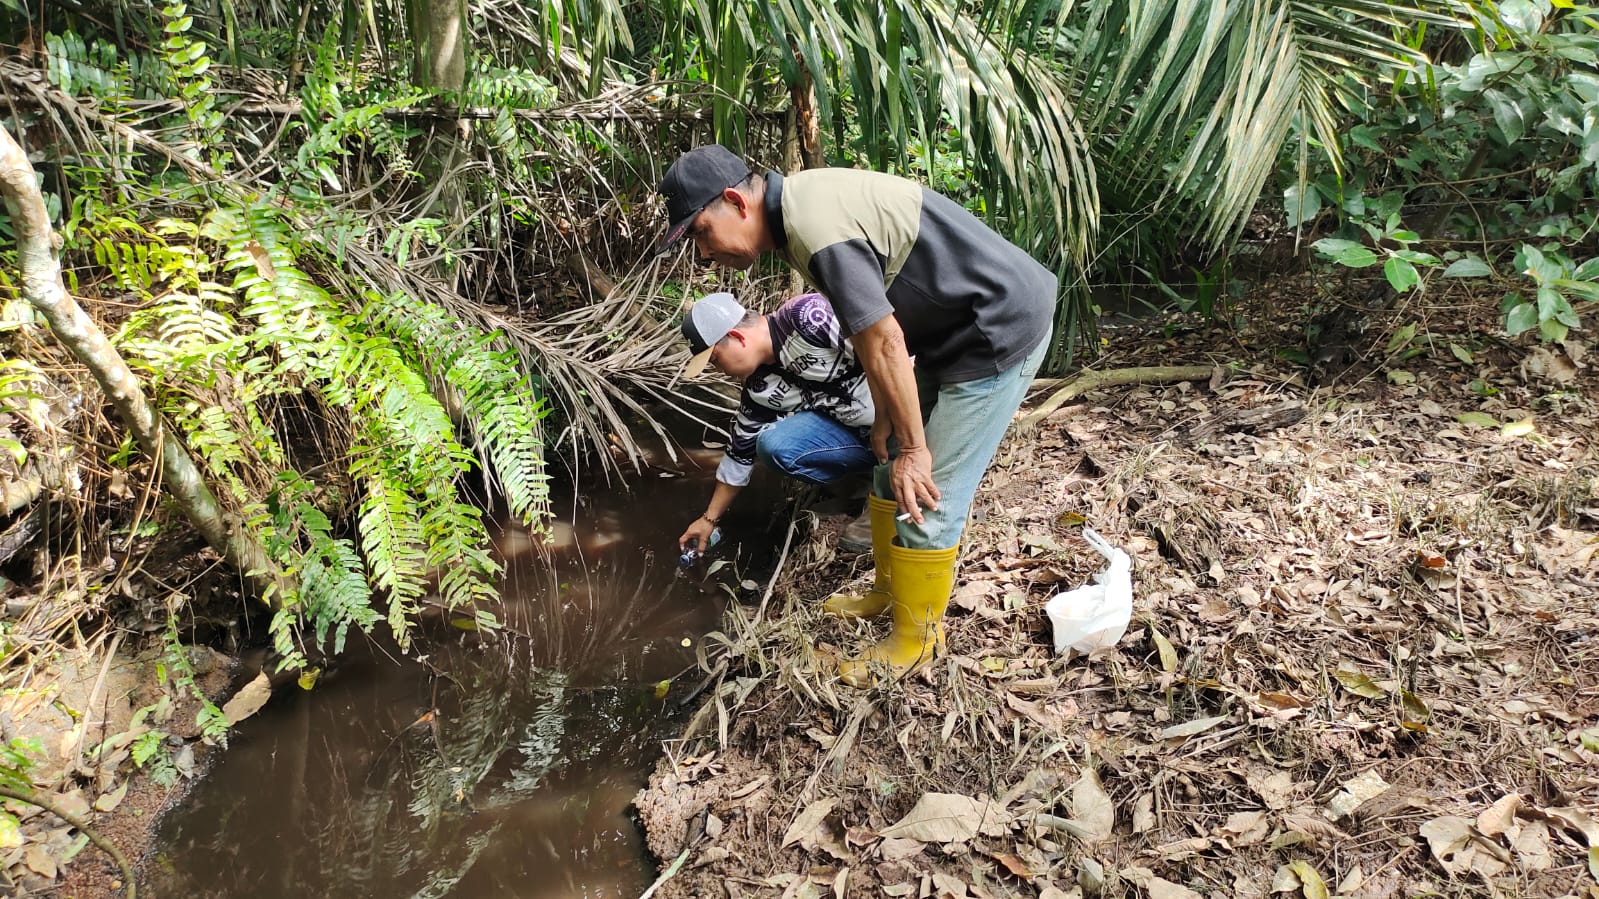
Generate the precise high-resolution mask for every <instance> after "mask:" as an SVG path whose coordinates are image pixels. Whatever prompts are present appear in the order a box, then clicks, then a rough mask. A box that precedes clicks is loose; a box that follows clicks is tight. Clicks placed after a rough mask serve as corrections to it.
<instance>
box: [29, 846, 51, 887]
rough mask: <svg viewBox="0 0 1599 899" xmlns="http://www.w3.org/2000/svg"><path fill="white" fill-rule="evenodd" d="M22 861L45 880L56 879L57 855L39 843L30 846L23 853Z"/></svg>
mask: <svg viewBox="0 0 1599 899" xmlns="http://www.w3.org/2000/svg"><path fill="white" fill-rule="evenodd" d="M22 863H23V864H25V865H27V866H28V870H30V871H32V872H33V873H35V874H37V875H39V876H40V877H43V878H44V879H45V880H55V879H56V857H55V856H53V855H51V854H50V850H48V849H46V848H44V847H43V846H41V845H39V844H38V843H34V844H33V845H31V846H29V847H28V848H27V851H25V852H24V853H23V854H22Z"/></svg>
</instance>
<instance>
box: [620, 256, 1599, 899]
mask: <svg viewBox="0 0 1599 899" xmlns="http://www.w3.org/2000/svg"><path fill="white" fill-rule="evenodd" d="M1313 290H1314V288H1313V287H1312V286H1311V285H1310V284H1309V283H1308V280H1300V281H1293V280H1288V281H1285V282H1284V283H1282V284H1278V285H1275V286H1273V287H1271V288H1268V289H1266V290H1264V291H1263V292H1262V294H1261V295H1259V296H1257V297H1255V300H1256V306H1257V307H1259V308H1260V309H1268V308H1269V309H1273V310H1276V312H1275V313H1268V312H1265V311H1258V312H1256V313H1254V314H1252V315H1251V316H1249V319H1248V322H1249V323H1248V324H1247V325H1246V326H1244V327H1243V329H1242V330H1239V331H1233V330H1230V328H1228V327H1224V326H1223V325H1220V324H1207V323H1205V322H1202V321H1198V320H1195V319H1192V318H1184V317H1174V318H1172V319H1170V320H1169V321H1154V322H1146V323H1144V324H1143V325H1140V326H1134V330H1130V331H1123V332H1121V333H1120V334H1118V335H1117V337H1116V339H1114V340H1113V341H1112V344H1111V345H1112V347H1113V352H1112V353H1111V354H1110V355H1109V356H1108V357H1107V358H1105V359H1102V360H1099V361H1097V362H1096V363H1095V367H1096V368H1111V367H1121V366H1133V365H1146V364H1157V363H1158V364H1165V365H1171V364H1193V363H1195V362H1211V361H1214V359H1213V356H1212V353H1213V350H1212V349H1211V348H1213V347H1220V346H1226V347H1230V348H1234V351H1236V352H1239V353H1240V354H1242V355H1241V357H1240V358H1237V359H1235V360H1231V361H1233V362H1235V363H1236V365H1235V367H1234V369H1233V373H1232V375H1231V376H1230V377H1229V378H1226V379H1216V380H1215V382H1214V383H1213V384H1212V385H1211V386H1208V387H1207V386H1206V385H1203V384H1178V385H1146V386H1132V387H1121V388H1114V389H1106V390H1102V391H1097V392H1091V393H1088V394H1086V395H1084V396H1083V397H1080V398H1079V399H1078V400H1077V401H1076V402H1075V403H1074V404H1071V405H1068V406H1066V407H1064V408H1062V409H1059V410H1057V411H1056V412H1054V413H1053V414H1051V415H1050V416H1049V417H1048V418H1046V419H1045V420H1044V421H1043V422H1042V423H1041V424H1040V425H1039V426H1038V427H1037V428H1036V429H1035V430H1034V431H1033V432H1031V433H1030V434H1027V435H1013V436H1012V437H1011V438H1008V440H1007V442H1006V444H1005V445H1004V446H1003V447H1002V448H1001V450H1000V452H999V455H998V456H997V457H996V460H995V464H994V466H993V468H992V469H991V471H990V473H989V476H988V477H987V478H986V479H985V482H984V485H983V488H982V491H981V492H980V493H979V496H978V499H977V501H976V503H975V504H974V507H973V520H972V523H971V524H970V525H969V527H968V531H967V535H966V537H965V542H964V548H963V556H962V564H961V568H960V572H959V579H958V581H957V586H956V588H955V601H954V602H953V603H952V604H951V609H950V612H949V615H948V617H947V618H946V620H945V626H946V629H947V636H948V645H949V654H948V655H947V656H946V657H944V658H943V659H941V660H940V661H939V662H938V663H937V664H935V665H933V666H931V668H929V670H927V671H925V672H923V673H921V674H919V675H917V676H915V677H912V678H910V679H907V680H906V681H904V682H901V683H897V684H890V685H886V686H882V687H879V688H875V689H873V690H870V691H866V692H865V693H862V692H859V691H853V690H849V689H846V688H844V687H842V686H841V685H839V684H837V682H836V681H834V680H833V678H832V662H831V657H832V656H834V655H837V654H847V653H849V652H852V651H854V650H855V649H856V648H858V647H859V646H861V645H863V644H865V643H866V642H868V641H870V640H873V639H876V638H877V636H878V635H879V633H880V628H879V627H878V626H877V625H876V624H874V623H860V622H839V621H836V620H831V619H825V618H823V617H822V616H821V614H820V612H819V609H818V608H817V604H818V601H819V599H820V598H821V597H823V596H826V595H827V594H828V593H830V592H832V591H833V590H835V589H838V588H839V586H840V585H841V584H843V583H848V582H851V581H856V582H865V580H866V579H867V578H868V577H869V576H870V562H869V560H866V559H862V560H858V561H855V562H853V563H851V562H850V561H849V560H847V559H844V558H842V557H838V556H836V555H835V551H834V548H833V547H834V544H833V539H834V537H833V534H835V533H836V530H837V525H836V523H834V524H832V525H829V524H825V523H824V525H823V526H821V527H819V528H818V532H817V533H816V534H815V535H813V537H812V539H811V540H809V541H808V542H807V543H805V544H804V545H800V546H797V547H796V550H795V552H794V553H793V554H792V555H791V557H790V560H789V562H790V568H789V571H788V572H787V573H786V574H785V575H784V577H783V579H782V580H781V581H780V583H779V585H778V588H777V591H776V592H775V594H774V596H773V602H772V606H771V608H770V609H769V610H768V613H767V614H766V615H765V616H764V618H757V617H755V616H754V615H753V614H752V612H751V611H750V610H748V609H730V618H731V619H732V621H731V622H730V625H729V627H728V629H727V634H728V635H729V637H730V639H731V640H732V642H733V643H734V645H735V646H736V647H737V648H736V650H735V651H733V652H731V653H730V655H732V656H734V661H733V665H732V667H731V668H730V670H729V673H728V674H727V675H726V677H725V678H724V680H725V681H726V682H727V683H732V682H733V678H734V677H742V678H746V679H753V681H754V683H753V684H751V683H750V681H749V680H746V681H744V682H743V683H744V686H743V687H741V689H739V690H737V691H720V692H719V691H716V690H713V691H708V695H709V696H710V698H708V699H707V700H705V701H706V702H707V703H708V704H714V703H716V702H718V701H719V700H718V698H717V697H718V696H727V697H730V698H729V699H722V700H720V701H721V702H722V705H721V706H717V707H715V708H714V709H713V710H712V711H711V712H709V713H708V714H705V715H697V716H696V718H697V719H702V720H704V721H715V720H718V719H719V718H722V717H725V720H726V722H727V723H726V726H725V734H726V736H725V739H719V737H718V731H719V730H720V728H714V727H703V726H702V727H700V728H699V729H698V732H695V731H694V730H693V729H692V728H691V730H690V731H689V732H687V733H686V734H685V735H684V737H683V739H681V740H679V741H673V742H670V743H669V744H668V755H667V757H666V758H665V759H664V760H663V761H662V762H661V764H660V765H659V766H658V768H657V770H656V772H655V774H654V776H653V777H652V778H651V782H650V786H649V787H648V788H646V789H645V790H644V791H643V792H642V793H641V794H640V797H639V802H638V805H639V811H640V815H641V819H642V820H643V823H644V825H645V829H646V834H647V837H648V841H649V845H650V848H651V850H652V851H653V852H654V853H655V855H656V856H657V857H658V858H662V859H666V860H670V859H672V858H673V857H675V855H676V854H677V853H678V852H681V851H682V849H683V848H684V846H685V845H687V842H686V841H689V840H691V839H695V838H696V837H694V828H693V827H691V826H689V824H691V823H692V821H693V820H695V819H696V818H703V817H704V816H706V815H715V816H716V817H717V818H718V819H719V820H721V821H725V822H727V824H726V827H725V828H723V830H722V832H721V834H720V836H719V837H718V838H717V839H716V840H714V841H708V840H706V838H705V837H704V836H703V835H701V836H699V837H697V839H699V840H701V843H700V844H699V847H700V848H698V849H697V850H696V853H697V854H698V855H700V856H703V857H709V858H711V859H713V860H712V861H710V862H708V863H705V864H702V865H699V866H698V867H694V866H691V867H689V868H687V869H685V870H684V871H683V872H682V873H680V874H679V875H678V876H677V877H676V878H674V879H673V880H671V881H669V882H667V883H666V884H664V885H663V886H662V889H661V891H660V893H659V895H663V896H712V897H719V896H729V897H740V896H766V895H769V896H774V897H775V896H783V895H801V894H803V895H823V894H832V895H847V896H882V895H888V896H914V897H919V899H920V897H932V896H974V897H1010V896H1020V897H1040V899H1044V897H1048V899H1062V897H1086V896H1109V897H1118V896H1127V897H1133V896H1138V897H1157V899H1159V897H1195V896H1202V897H1232V896H1239V897H1250V896H1254V897H1270V896H1274V895H1293V896H1304V897H1307V899H1314V897H1321V896H1342V897H1349V899H1386V897H1402V896H1412V895H1421V894H1439V895H1450V896H1484V897H1488V896H1493V897H1518V896H1527V897H1531V896H1574V897H1599V885H1596V881H1595V877H1596V876H1599V821H1596V817H1595V814H1596V813H1595V812H1593V811H1592V810H1594V809H1599V564H1596V561H1595V556H1596V552H1599V495H1596V480H1599V457H1596V454H1595V450H1594V445H1593V441H1594V435H1596V434H1599V374H1596V370H1595V366H1594V365H1593V364H1592V361H1591V360H1587V359H1584V358H1583V356H1582V354H1581V353H1580V352H1579V353H1577V354H1575V355H1572V354H1570V353H1567V354H1558V353H1557V354H1551V353H1550V351H1549V350H1546V349H1544V348H1541V347H1537V346H1533V345H1527V344H1521V343H1516V344H1503V343H1497V344H1496V343H1492V342H1485V341H1482V340H1480V339H1479V338H1477V337H1475V336H1474V333H1473V329H1475V330H1476V331H1477V332H1481V331H1486V330H1491V329H1492V327H1493V323H1492V308H1493V306H1492V303H1489V302H1485V301H1484V300H1482V299H1481V298H1476V299H1472V298H1470V297H1463V298H1462V297H1457V298H1455V299H1456V300H1457V301H1458V302H1457V305H1455V306H1449V305H1448V304H1447V302H1446V301H1445V300H1444V299H1443V298H1441V297H1436V296H1431V295H1429V298H1428V299H1429V303H1430V304H1431V307H1430V310H1429V312H1428V319H1427V320H1428V321H1429V322H1431V324H1430V325H1429V327H1430V329H1431V336H1432V337H1433V338H1434V340H1433V344H1435V345H1436V347H1437V349H1435V350H1434V351H1433V352H1432V353H1430V354H1429V355H1425V356H1418V357H1416V358H1414V359H1411V360H1409V361H1408V362H1407V372H1408V373H1409V374H1410V375H1413V376H1414V377H1413V380H1412V379H1407V380H1406V381H1405V382H1404V383H1399V384H1396V383H1393V382H1391V381H1389V380H1388V379H1387V378H1385V377H1384V375H1383V373H1382V371H1381V370H1380V367H1379V366H1378V364H1377V363H1380V361H1381V358H1382V353H1381V342H1382V338H1381V336H1379V335H1381V334H1382V333H1385V328H1384V327H1375V328H1371V329H1369V330H1368V333H1371V334H1373V335H1374V336H1373V337H1372V343H1373V346H1372V347H1370V348H1368V349H1370V350H1371V352H1369V353H1367V358H1368V359H1369V360H1372V361H1371V362H1369V363H1360V362H1357V363H1356V364H1355V366H1354V367H1353V368H1351V369H1349V370H1347V371H1345V372H1343V373H1342V374H1341V375H1339V376H1338V377H1337V378H1336V379H1335V380H1334V381H1333V382H1332V383H1330V384H1327V383H1323V386H1320V387H1318V388H1315V389H1312V388H1310V387H1307V386H1306V384H1305V383H1304V379H1303V374H1302V372H1301V370H1299V369H1297V368H1296V367H1294V366H1293V365H1292V364H1290V363H1286V362H1282V361H1280V360H1279V358H1278V356H1277V353H1276V348H1277V347H1281V346H1284V345H1289V346H1291V345H1293V342H1294V341H1296V340H1299V339H1301V338H1300V336H1299V335H1302V333H1303V321H1302V320H1301V319H1300V318H1296V317H1295V316H1296V315H1298V314H1299V313H1297V312H1295V310H1299V309H1302V308H1303V307H1304V305H1305V303H1306V301H1305V300H1304V297H1306V296H1310V295H1312V291H1313ZM1367 314H1369V315H1372V316H1377V315H1383V314H1387V315H1393V316H1403V315H1406V314H1409V315H1411V316H1412V318H1413V317H1414V315H1415V312H1414V310H1410V311H1408V312H1407V311H1406V310H1405V309H1404V308H1403V304H1401V307H1400V308H1396V309H1394V310H1391V311H1388V312H1382V311H1380V310H1367ZM1402 323H1403V322H1402V321H1399V320H1398V319H1395V324H1402ZM1391 329H1392V328H1391V327H1389V328H1387V329H1386V330H1391ZM1451 342H1453V343H1455V344H1458V345H1460V346H1463V347H1469V348H1470V351H1469V352H1468V353H1465V354H1461V353H1456V352H1451V351H1450V350H1449V349H1448V347H1449V346H1450V345H1451ZM1555 355H1559V359H1560V360H1564V361H1558V362H1555V363H1551V361H1550V360H1551V358H1554V356H1555ZM1363 366H1364V367H1363ZM1473 385H1476V387H1475V388H1474V387H1473ZM1483 385H1486V386H1488V387H1491V388H1492V390H1483V389H1482V388H1483ZM1289 408H1291V409H1293V410H1295V414H1294V415H1291V416H1286V417H1283V416H1276V415H1272V416H1262V415H1254V416H1251V413H1252V412H1259V411H1261V410H1268V411H1269V410H1280V409H1289ZM1261 421H1266V422H1269V423H1280V424H1276V426H1275V427H1270V426H1267V425H1260V424H1258V423H1259V422H1261ZM1507 425H1510V426H1511V427H1506V426H1507ZM1083 523H1087V524H1089V525H1091V526H1092V527H1093V528H1094V529H1095V530H1096V531H1098V532H1099V533H1101V534H1104V535H1105V536H1106V537H1107V539H1110V540H1111V541H1112V542H1113V543H1116V544H1118V545H1120V546H1122V547H1123V548H1124V549H1126V550H1127V552H1128V553H1129V555H1130V556H1131V557H1132V558H1133V577H1134V593H1135V600H1134V603H1135V611H1134V619H1133V623H1132V625H1131V627H1130V629H1129V632H1128V633H1127V635H1126V636H1125V637H1124V638H1123V639H1122V641H1121V642H1120V644H1119V645H1118V646H1116V647H1115V648H1113V649H1110V650H1104V651H1101V652H1099V653H1096V654H1094V655H1093V656H1090V657H1088V658H1086V659H1085V658H1077V659H1074V660H1070V661H1067V660H1065V659H1062V658H1059V657H1056V656H1055V655H1054V654H1053V652H1052V647H1051V635H1050V633H1049V629H1048V623H1047V621H1046V620H1045V617H1044V614H1043V605H1044V603H1045V602H1046V601H1047V600H1048V599H1049V598H1050V596H1052V595H1053V594H1054V593H1055V592H1057V591H1060V590H1066V589H1071V588H1072V587H1074V586H1077V585H1080V584H1083V583H1087V582H1088V578H1089V577H1090V576H1091V575H1092V574H1093V572H1094V571H1096V570H1097V569H1098V568H1099V567H1100V566H1101V562H1102V560H1101V559H1100V558H1099V557H1098V556H1097V554H1095V553H1093V552H1092V551H1091V550H1090V549H1089V548H1088V547H1087V545H1086V544H1085V543H1083V541H1082V540H1081V537H1080V536H1079V531H1078V528H1079V527H1080V526H1081V525H1082V524H1083ZM830 528H831V530H830ZM852 564H853V567H851V565H852ZM707 670H710V669H707ZM755 782H760V783H761V784H762V786H761V788H760V789H757V790H753V791H749V790H747V788H746V785H748V784H751V783H755ZM818 808H825V809H826V811H825V813H824V814H822V815H820V816H818V814H817V813H816V811H815V810H816V809H818ZM813 819H815V820H813ZM802 824H803V825H804V826H803V827H800V825H802ZM796 830H805V831H808V833H807V834H806V835H799V834H796V833H795V831H796ZM712 849H717V850H720V851H718V852H714V853H713V852H711V851H710V850H712ZM774 878H776V879H774Z"/></svg>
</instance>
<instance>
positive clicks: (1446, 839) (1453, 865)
mask: <svg viewBox="0 0 1599 899" xmlns="http://www.w3.org/2000/svg"><path fill="white" fill-rule="evenodd" d="M1421 835H1422V836H1423V837H1425V838H1426V840H1427V847H1428V848H1429V849H1431V850H1432V857H1433V858H1434V859H1436V860H1437V861H1438V864H1439V865H1441V866H1443V869H1444V870H1445V871H1448V872H1449V873H1450V874H1459V873H1461V872H1462V871H1466V870H1469V869H1470V868H1471V855H1472V852H1471V849H1470V845H1471V822H1470V821H1467V820H1466V819H1465V818H1462V817H1460V816H1458V815H1444V816H1442V817H1439V818H1434V819H1432V820H1431V821H1428V822H1427V823H1425V824H1423V825H1421Z"/></svg>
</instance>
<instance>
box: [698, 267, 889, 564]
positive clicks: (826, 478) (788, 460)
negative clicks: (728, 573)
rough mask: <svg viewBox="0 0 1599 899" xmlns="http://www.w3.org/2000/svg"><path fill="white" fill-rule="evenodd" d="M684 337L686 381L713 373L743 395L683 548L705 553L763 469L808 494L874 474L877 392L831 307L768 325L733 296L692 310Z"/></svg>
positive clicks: (805, 302)
mask: <svg viewBox="0 0 1599 899" xmlns="http://www.w3.org/2000/svg"><path fill="white" fill-rule="evenodd" d="M683 336H684V338H686V339H687V340H688V344H689V349H690V351H691V352H693V353H694V356H693V358H691V359H690V360H689V362H688V364H687V365H686V366H684V368H683V375H682V376H683V377H685V378H690V379H692V378H695V377H698V376H699V374H700V373H701V372H703V371H704V370H705V367H706V366H707V365H709V366H711V367H713V368H715V369H716V370H717V371H720V372H722V373H723V374H725V375H729V376H731V377H733V378H736V379H738V380H740V381H742V382H743V390H742V391H741V392H740V394H739V404H738V415H737V417H736V418H735V419H734V421H733V428H732V433H731V439H730V440H729V442H728V446H727V452H726V453H725V454H723V456H722V462H721V464H720V465H718V466H717V468H716V490H715V492H713V493H712V494H711V501H710V504H709V505H708V506H707V507H706V509H705V512H704V514H702V515H700V517H698V518H696V519H694V521H693V522H692V523H691V524H690V525H689V526H688V529H687V530H685V531H684V532H683V536H681V537H679V538H678V541H677V542H678V546H679V547H680V548H687V547H688V546H690V545H691V544H692V545H693V546H694V547H695V548H697V549H699V550H700V551H702V552H703V551H704V550H705V548H706V547H707V545H708V543H709V541H710V536H711V531H712V530H714V529H715V527H716V525H717V523H718V522H719V521H720V520H721V518H722V515H723V513H725V512H726V511H727V508H728V506H730V505H732V502H733V498H734V497H735V496H737V495H738V492H739V491H740V490H742V489H743V488H744V485H746V484H748V483H749V480H750V471H751V470H752V469H753V468H754V467H755V462H756V460H760V461H762V462H765V463H766V464H767V465H769V466H771V467H772V468H773V469H775V470H776V471H778V472H780V473H782V474H784V475H786V476H788V477H791V478H795V479H797V480H800V481H804V482H806V483H808V484H826V483H830V482H832V481H835V480H838V479H839V478H842V477H845V476H848V475H851V474H862V475H864V474H866V473H868V472H870V471H871V470H872V466H873V465H874V464H875V462H876V460H875V459H874V458H873V457H872V451H871V449H870V448H869V447H868V446H867V438H868V437H869V436H870V434H871V429H872V394H871V390H870V389H869V388H868V387H867V386H866V373H865V372H864V371H862V370H861V365H860V361H859V360H857V359H856V358H855V351H854V350H853V349H852V348H851V347H850V345H849V342H848V341H847V340H845V338H844V334H843V331H842V330H841V329H840V327H839V323H838V317H837V316H836V315H834V314H833V307H832V306H831V305H829V304H828V302H827V299H826V298H825V297H823V296H821V295H820V294H814V293H812V294H806V295H804V296H799V297H795V298H793V299H791V300H789V301H788V302H786V303H784V304H783V305H782V306H780V307H778V309H777V311H775V312H773V313H772V314H771V315H761V314H760V313H758V312H750V311H747V310H745V308H744V307H743V306H741V305H739V303H738V301H737V300H735V299H733V295H732V294H730V293H713V294H710V295H708V296H706V297H705V298H703V299H701V300H700V301H699V302H697V303H695V304H694V305H693V306H692V307H690V308H689V311H688V314H687V315H685V316H684V317H683ZM867 540H868V541H869V540H870V537H869V535H868V537H867Z"/></svg>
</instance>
